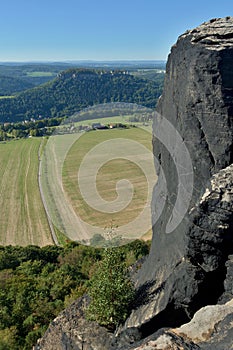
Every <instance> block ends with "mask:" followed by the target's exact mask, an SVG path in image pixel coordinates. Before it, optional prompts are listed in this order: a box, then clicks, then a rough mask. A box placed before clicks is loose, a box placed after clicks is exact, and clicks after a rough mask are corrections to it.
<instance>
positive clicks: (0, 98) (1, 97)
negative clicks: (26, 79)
mask: <svg viewBox="0 0 233 350" xmlns="http://www.w3.org/2000/svg"><path fill="white" fill-rule="evenodd" d="M14 97H15V96H0V100H3V99H4V98H14Z"/></svg>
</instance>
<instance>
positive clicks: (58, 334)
mask: <svg viewBox="0 0 233 350" xmlns="http://www.w3.org/2000/svg"><path fill="white" fill-rule="evenodd" d="M87 304H88V298H87V297H83V298H80V299H78V300H77V301H75V302H74V303H73V304H72V305H71V306H69V307H68V308H67V309H66V310H64V311H63V312H61V314H60V315H59V316H58V317H57V318H56V319H55V320H53V322H52V323H51V324H50V326H49V328H48V330H47V331H46V333H45V335H44V337H43V338H42V339H40V340H38V342H37V345H36V346H35V347H34V350H42V349H46V350H64V349H66V350H83V349H85V350H110V349H112V347H111V339H112V334H110V333H109V332H108V331H107V330H106V329H105V328H103V327H100V326H99V325H98V324H97V323H95V322H90V321H87V320H86V319H85V317H84V312H85V308H86V305H87ZM84 344H85V345H84ZM84 346H85V347H84Z"/></svg>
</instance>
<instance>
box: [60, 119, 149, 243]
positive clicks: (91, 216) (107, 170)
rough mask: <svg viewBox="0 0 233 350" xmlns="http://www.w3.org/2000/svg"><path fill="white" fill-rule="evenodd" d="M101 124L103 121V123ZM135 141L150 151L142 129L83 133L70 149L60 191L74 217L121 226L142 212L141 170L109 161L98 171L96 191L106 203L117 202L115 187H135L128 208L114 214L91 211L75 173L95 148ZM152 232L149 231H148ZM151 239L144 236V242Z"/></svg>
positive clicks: (126, 162) (144, 183) (123, 161)
mask: <svg viewBox="0 0 233 350" xmlns="http://www.w3.org/2000/svg"><path fill="white" fill-rule="evenodd" d="M102 122H104V120H103V119H102ZM124 138H126V139H128V140H134V141H137V142H138V143H140V144H142V145H144V146H145V147H146V148H148V150H150V151H151V150H152V145H151V134H150V133H148V131H145V130H143V129H141V128H130V129H113V130H102V131H93V132H89V133H85V134H84V135H83V136H82V137H80V138H79V139H78V141H76V142H75V143H74V145H73V147H72V148H71V149H70V151H69V153H68V155H67V157H66V160H65V163H64V167H63V188H64V190H65V192H66V195H67V197H68V199H69V202H70V204H71V206H72V208H74V210H75V212H76V214H77V215H78V216H79V217H80V218H81V219H82V220H83V221H85V222H87V223H89V224H91V225H96V226H99V227H103V228H104V227H106V226H110V225H111V222H113V223H114V224H116V225H118V226H120V225H126V224H127V223H128V222H130V221H132V220H134V219H135V218H136V217H137V216H138V215H139V214H140V212H141V211H142V209H143V208H144V206H145V204H146V200H147V189H148V187H147V179H146V177H145V175H144V173H143V171H142V169H141V168H140V167H138V166H137V165H136V164H134V163H133V162H131V161H129V160H127V159H121V158H120V159H114V160H110V161H109V162H107V163H106V164H104V166H102V167H101V168H100V169H99V172H98V174H97V178H96V186H97V190H98V192H99V193H100V195H101V197H102V198H103V199H105V200H106V201H113V200H115V199H116V198H117V193H116V183H117V182H118V181H119V180H121V179H122V178H123V179H127V180H129V181H130V182H131V183H132V184H133V186H134V193H133V198H132V201H131V202H130V204H129V205H128V206H127V207H126V208H125V209H124V210H122V211H119V212H116V213H111V214H108V213H103V212H101V211H98V210H95V209H93V208H92V207H91V206H89V205H88V204H87V203H86V201H85V200H84V199H83V197H82V195H81V193H80V188H79V185H78V182H77V172H78V170H79V166H80V164H81V162H82V160H83V158H84V156H85V155H86V154H87V153H88V152H89V151H90V150H91V149H93V148H94V147H95V146H96V145H98V144H101V143H103V142H105V141H107V140H113V139H124ZM150 232H151V231H150ZM149 237H150V233H149V235H147V238H149Z"/></svg>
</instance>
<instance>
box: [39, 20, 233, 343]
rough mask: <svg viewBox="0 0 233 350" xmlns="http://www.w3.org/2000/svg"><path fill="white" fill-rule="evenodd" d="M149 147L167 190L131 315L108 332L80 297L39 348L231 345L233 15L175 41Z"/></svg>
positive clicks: (157, 191) (154, 208)
mask: <svg viewBox="0 0 233 350" xmlns="http://www.w3.org/2000/svg"><path fill="white" fill-rule="evenodd" d="M164 120H166V123H165V124H164ZM164 125H165V126H166V125H169V128H170V127H171V128H170V129H169V130H175V131H176V133H177V134H176V135H174V134H169V132H170V131H169V130H164ZM158 130H160V131H161V132H162V133H164V135H167V138H166V137H165V138H162V136H161V137H160V135H158ZM153 149H154V155H155V158H156V159H157V162H156V163H158V164H157V165H156V167H157V169H156V171H157V173H158V175H159V176H160V175H163V176H164V180H166V193H165V194H164V192H162V191H160V187H159V186H161V182H160V181H158V184H157V186H156V187H155V189H154V194H153V200H152V221H153V240H152V247H151V251H150V254H149V256H148V258H147V259H146V261H145V263H144V264H143V266H142V268H141V269H140V271H139V272H138V274H137V275H136V277H135V283H136V287H137V295H138V299H137V303H136V304H135V308H134V309H133V310H132V312H131V315H130V316H129V318H128V319H127V320H126V322H125V324H124V325H122V326H121V327H119V328H118V329H117V330H116V332H115V333H114V334H111V333H109V332H107V331H106V330H105V329H104V328H102V327H99V326H98V325H97V324H95V323H91V322H89V321H86V320H85V307H84V304H85V300H86V299H85V298H83V299H80V300H78V301H76V302H75V303H74V304H72V305H71V306H70V307H69V308H67V309H66V310H64V311H63V312H62V313H61V315H59V316H58V317H57V318H56V319H55V320H54V321H53V322H52V323H51V325H50V327H49V329H48V330H47V332H46V333H45V335H44V337H43V338H42V339H41V340H39V341H38V344H37V346H36V347H35V349H36V350H39V349H40V350H53V349H54V350H62V349H66V350H71V349H74V350H81V349H85V350H105V349H106V350H110V349H112V350H116V349H119V350H128V349H134V350H153V349H156V350H158V349H162V350H178V349H180V350H181V349H183V350H188V349H203V350H213V349H217V350H231V349H233V17H226V18H217V19H212V20H210V21H209V22H206V23H203V24H202V25H200V26H199V27H197V28H195V29H193V30H189V31H187V32H185V33H184V34H183V35H181V36H180V37H179V38H178V41H177V43H176V44H175V45H174V46H173V47H172V49H171V53H170V55H169V57H168V62H167V68H166V77H165V85H164V91H163V94H162V96H161V97H160V99H159V102H158V105H157V112H156V115H155V120H154V137H153ZM190 161H191V163H190ZM190 164H191V169H190ZM190 170H191V171H190ZM161 178H162V177H161ZM161 181H162V180H161ZM160 200H161V203H162V201H164V207H163V210H162V213H161V215H160V216H159V217H157V215H158V214H157V211H158V205H159V204H160ZM175 219H176V220H175ZM168 226H169V230H168Z"/></svg>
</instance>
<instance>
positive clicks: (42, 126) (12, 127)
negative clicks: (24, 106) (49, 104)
mask: <svg viewBox="0 0 233 350" xmlns="http://www.w3.org/2000/svg"><path fill="white" fill-rule="evenodd" d="M62 121H63V118H51V119H42V120H35V121H26V122H25V121H24V122H21V123H4V124H0V141H7V140H11V139H12V138H25V137H28V136H49V135H51V134H52V133H53V131H54V130H55V127H56V126H58V125H60V124H61V122H62Z"/></svg>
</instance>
